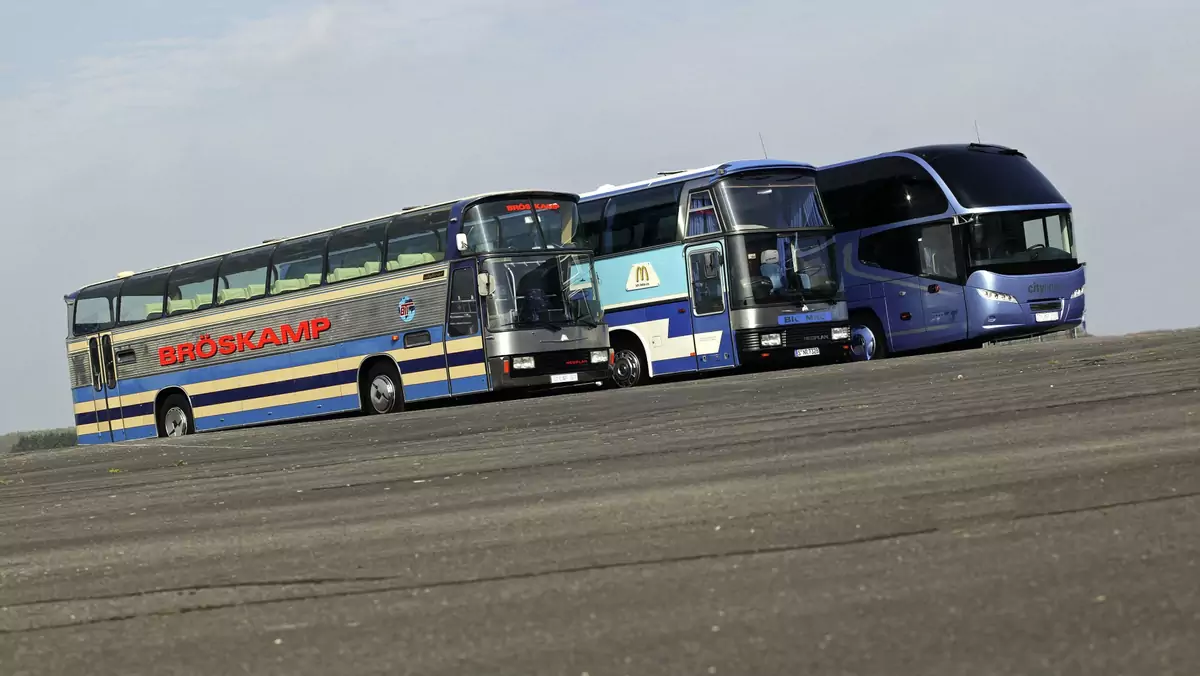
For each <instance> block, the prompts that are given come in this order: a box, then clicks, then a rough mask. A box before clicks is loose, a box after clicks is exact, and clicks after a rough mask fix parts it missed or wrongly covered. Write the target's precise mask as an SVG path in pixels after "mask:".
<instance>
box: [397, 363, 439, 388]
mask: <svg viewBox="0 0 1200 676" xmlns="http://www.w3.org/2000/svg"><path fill="white" fill-rule="evenodd" d="M445 380H446V369H445V368H444V367H442V368H436V369H429V370H428V371H415V372H413V373H401V374H400V383H401V384H402V385H405V386H408V385H425V384H427V383H440V382H443V381H445Z"/></svg>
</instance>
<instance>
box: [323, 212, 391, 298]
mask: <svg viewBox="0 0 1200 676" xmlns="http://www.w3.org/2000/svg"><path fill="white" fill-rule="evenodd" d="M390 222H391V219H384V220H381V221H375V222H374V223H366V224H363V225H355V226H352V227H349V228H343V229H342V230H338V231H337V232H335V233H333V237H331V238H330V239H329V268H328V271H327V272H326V275H325V282H326V283H327V284H332V283H334V282H344V281H346V280H348V279H357V278H359V277H369V276H371V275H375V274H378V273H379V271H380V270H382V269H383V247H384V246H385V243H386V237H387V226H388V223H390Z"/></svg>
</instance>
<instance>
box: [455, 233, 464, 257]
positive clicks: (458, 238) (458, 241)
mask: <svg viewBox="0 0 1200 676" xmlns="http://www.w3.org/2000/svg"><path fill="white" fill-rule="evenodd" d="M454 245H455V246H457V247H458V252H459V253H466V251H467V235H466V233H462V232H460V233H458V234H457V235H455V236H454Z"/></svg>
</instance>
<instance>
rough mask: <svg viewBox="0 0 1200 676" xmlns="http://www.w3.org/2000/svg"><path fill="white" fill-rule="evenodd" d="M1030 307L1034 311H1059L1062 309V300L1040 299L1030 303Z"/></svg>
mask: <svg viewBox="0 0 1200 676" xmlns="http://www.w3.org/2000/svg"><path fill="white" fill-rule="evenodd" d="M1029 309H1030V310H1031V311H1033V312H1059V311H1061V310H1062V301H1061V300H1039V301H1033V302H1031V303H1030V304H1029Z"/></svg>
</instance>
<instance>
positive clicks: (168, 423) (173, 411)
mask: <svg viewBox="0 0 1200 676" xmlns="http://www.w3.org/2000/svg"><path fill="white" fill-rule="evenodd" d="M163 431H164V432H166V433H167V436H168V437H182V436H183V435H185V434H187V431H188V417H187V412H186V411H184V410H183V409H182V408H180V407H178V406H172V407H171V408H170V409H168V410H167V414H166V415H164V416H163Z"/></svg>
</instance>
